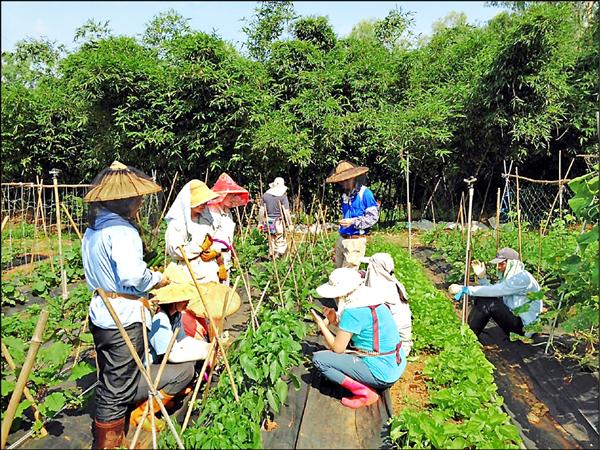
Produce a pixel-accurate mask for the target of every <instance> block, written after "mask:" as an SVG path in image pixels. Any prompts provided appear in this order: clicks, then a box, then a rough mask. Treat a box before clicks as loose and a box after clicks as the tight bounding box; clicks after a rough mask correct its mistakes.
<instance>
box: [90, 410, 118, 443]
mask: <svg viewBox="0 0 600 450" xmlns="http://www.w3.org/2000/svg"><path fill="white" fill-rule="evenodd" d="M94 425H95V426H94V444H93V446H92V448H95V449H105V448H107V449H114V448H117V447H121V446H122V445H124V440H125V417H122V418H120V419H117V420H112V421H110V422H99V421H98V420H95V421H94Z"/></svg>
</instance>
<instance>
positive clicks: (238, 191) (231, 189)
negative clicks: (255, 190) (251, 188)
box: [208, 173, 250, 206]
mask: <svg viewBox="0 0 600 450" xmlns="http://www.w3.org/2000/svg"><path fill="white" fill-rule="evenodd" d="M211 189H212V190H213V191H214V192H216V193H217V194H221V196H220V197H217V198H215V199H214V200H212V201H210V202H209V203H208V204H209V205H218V204H219V203H221V202H222V201H223V200H224V199H225V197H226V196H227V194H231V196H233V197H234V201H233V202H232V203H233V206H244V205H245V204H246V203H248V201H249V200H250V194H249V193H248V191H247V190H246V189H244V188H243V187H241V186H239V185H238V184H237V183H236V182H235V181H233V179H232V178H231V177H230V176H229V175H227V174H226V173H222V174H221V175H220V176H219V179H218V180H217V182H216V183H215V185H214V186H213V187H212V188H211Z"/></svg>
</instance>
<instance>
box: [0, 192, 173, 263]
mask: <svg viewBox="0 0 600 450" xmlns="http://www.w3.org/2000/svg"><path fill="white" fill-rule="evenodd" d="M88 188H89V185H85V184H80V185H60V184H59V185H57V191H58V203H57V198H56V194H55V191H54V185H53V184H44V183H43V180H40V181H39V182H36V183H32V182H31V183H22V182H16V183H2V184H1V217H2V223H3V228H2V271H3V272H5V271H8V270H11V269H13V268H15V267H17V266H21V265H23V264H27V263H29V262H32V261H35V260H42V259H47V258H50V260H51V259H52V257H53V256H55V255H57V254H58V238H57V231H58V227H57V221H58V219H57V208H58V212H59V215H60V225H61V238H62V248H63V251H66V250H68V249H70V248H73V247H74V246H75V245H78V243H79V240H80V236H82V235H83V233H84V232H85V229H86V227H87V212H88V205H87V204H86V203H85V202H84V201H83V197H84V196H85V194H86V192H87V190H88ZM163 204H164V194H163V193H162V192H160V193H158V194H153V195H149V196H146V197H145V198H144V201H143V203H142V206H141V209H140V216H141V217H144V218H148V223H149V224H150V225H151V226H153V225H154V224H156V223H157V222H158V220H159V217H160V214H161V212H162V208H163Z"/></svg>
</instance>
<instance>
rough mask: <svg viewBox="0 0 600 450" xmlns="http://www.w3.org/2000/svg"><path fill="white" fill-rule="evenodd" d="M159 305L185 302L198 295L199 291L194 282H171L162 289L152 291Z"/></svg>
mask: <svg viewBox="0 0 600 450" xmlns="http://www.w3.org/2000/svg"><path fill="white" fill-rule="evenodd" d="M150 293H151V294H152V295H154V298H153V300H157V301H158V304H159V305H166V304H168V303H177V302H185V301H189V300H192V299H193V298H196V297H198V291H196V288H195V286H194V285H193V284H192V283H183V284H182V283H171V284H167V285H166V286H164V287H161V288H160V289H153V290H151V291H150Z"/></svg>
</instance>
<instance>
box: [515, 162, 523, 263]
mask: <svg viewBox="0 0 600 450" xmlns="http://www.w3.org/2000/svg"><path fill="white" fill-rule="evenodd" d="M515 174H516V175H517V229H518V232H519V234H518V239H519V255H521V258H523V246H522V243H523V237H522V235H521V203H520V200H519V199H520V197H521V195H520V189H519V168H518V167H515Z"/></svg>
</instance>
